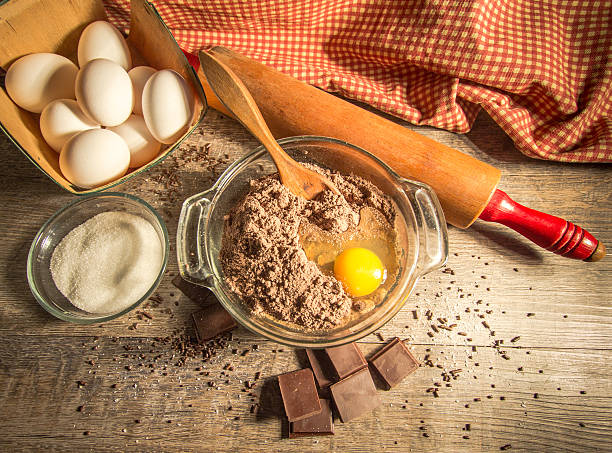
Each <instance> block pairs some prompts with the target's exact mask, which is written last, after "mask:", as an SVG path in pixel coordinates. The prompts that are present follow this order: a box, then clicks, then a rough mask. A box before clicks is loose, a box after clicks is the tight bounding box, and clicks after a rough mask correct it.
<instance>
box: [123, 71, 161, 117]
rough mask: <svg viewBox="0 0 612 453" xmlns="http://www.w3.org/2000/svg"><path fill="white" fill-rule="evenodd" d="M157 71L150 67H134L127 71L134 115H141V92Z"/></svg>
mask: <svg viewBox="0 0 612 453" xmlns="http://www.w3.org/2000/svg"><path fill="white" fill-rule="evenodd" d="M156 71H157V70H156V69H155V68H152V67H151V66H136V67H135V68H132V69H130V70H129V71H128V75H129V76H130V79H132V87H133V89H134V113H136V114H137V115H142V90H143V89H144V86H145V83H147V80H149V77H151V76H152V75H153V74H155V72H156Z"/></svg>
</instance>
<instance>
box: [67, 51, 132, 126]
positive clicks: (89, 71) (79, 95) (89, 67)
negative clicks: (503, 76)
mask: <svg viewBox="0 0 612 453" xmlns="http://www.w3.org/2000/svg"><path fill="white" fill-rule="evenodd" d="M75 92H76V99H77V102H78V103H79V106H80V107H81V109H82V110H83V112H85V114H86V115H87V116H89V117H90V118H91V119H92V120H94V121H95V122H96V123H99V124H101V125H102V126H118V125H119V124H121V123H123V122H124V121H125V120H127V119H128V117H129V116H130V114H131V113H132V106H133V105H134V95H133V90H132V81H131V80H130V76H129V75H128V73H127V72H126V70H125V69H123V68H122V67H121V66H119V65H118V64H117V63H115V62H113V61H110V60H105V59H102V58H99V59H97V60H92V61H90V62H89V63H87V64H86V65H85V66H83V67H82V68H81V70H80V71H79V73H78V74H77V78H76V89H75Z"/></svg>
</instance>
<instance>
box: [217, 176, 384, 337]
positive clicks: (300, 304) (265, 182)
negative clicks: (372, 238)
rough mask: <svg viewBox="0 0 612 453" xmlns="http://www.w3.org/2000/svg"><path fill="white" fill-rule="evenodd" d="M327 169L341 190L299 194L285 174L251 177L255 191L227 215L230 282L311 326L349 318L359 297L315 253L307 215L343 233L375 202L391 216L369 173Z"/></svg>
mask: <svg viewBox="0 0 612 453" xmlns="http://www.w3.org/2000/svg"><path fill="white" fill-rule="evenodd" d="M311 168H313V169H315V170H316V171H319V172H322V173H325V174H326V175H327V176H328V177H329V178H330V179H331V180H332V182H333V183H334V184H335V185H336V187H337V188H338V190H339V191H340V192H341V195H338V194H334V193H333V192H331V191H329V190H328V191H325V192H323V193H322V194H321V195H319V196H318V197H317V198H316V199H314V200H306V199H304V198H301V197H297V196H295V195H294V194H292V193H291V192H290V191H289V190H288V189H287V188H286V187H285V186H283V185H282V184H281V182H280V180H279V178H278V174H275V175H270V176H266V177H263V178H260V179H257V180H253V181H251V183H250V184H251V187H250V190H249V193H248V194H247V195H246V197H245V198H244V200H243V201H242V202H240V203H239V204H238V205H237V206H236V207H235V208H234V209H233V210H232V211H231V212H230V214H229V215H228V216H227V218H226V222H225V228H224V232H223V240H222V246H221V252H220V258H221V264H222V266H223V271H224V273H225V277H226V282H227V284H228V285H229V287H230V288H231V290H232V291H233V292H234V293H235V294H236V295H237V296H238V297H240V298H241V299H242V300H243V301H244V302H245V303H246V304H247V305H248V306H249V307H250V309H251V311H252V313H253V315H256V316H257V315H262V314H268V315H270V316H272V317H274V318H276V319H279V320H282V321H288V322H292V323H295V324H297V325H299V326H301V327H303V328H305V329H308V330H315V329H316V330H319V329H329V328H333V327H336V326H338V325H340V324H342V323H343V321H346V319H347V317H348V316H349V314H350V312H351V305H352V300H351V298H350V297H349V296H348V295H347V294H346V293H345V292H344V289H343V288H342V284H341V283H340V282H339V281H338V280H336V279H335V278H334V277H332V276H328V275H325V274H323V273H322V272H321V271H320V270H319V268H318V267H317V265H316V264H315V263H314V262H312V261H310V260H308V258H307V257H306V254H305V252H304V250H303V249H302V247H301V246H300V242H299V229H300V225H301V223H302V222H310V223H311V224H313V225H316V226H317V227H319V228H321V229H323V230H325V231H329V232H331V233H341V232H343V231H346V230H347V229H348V228H349V227H351V226H355V225H357V224H358V222H359V211H360V209H361V208H363V207H366V206H369V207H372V208H375V209H377V210H379V211H380V212H381V213H382V214H383V215H384V216H385V217H386V218H387V220H388V221H389V222H392V221H393V217H394V215H395V211H394V209H393V206H392V204H391V202H390V201H389V200H388V199H387V197H385V196H384V195H383V194H382V193H381V192H380V190H378V189H377V188H376V187H374V186H373V185H372V184H371V183H369V182H368V181H366V180H364V179H362V178H359V177H356V176H343V175H340V174H337V173H332V172H328V171H324V170H322V169H320V168H318V167H314V166H311Z"/></svg>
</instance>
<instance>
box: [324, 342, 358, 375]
mask: <svg viewBox="0 0 612 453" xmlns="http://www.w3.org/2000/svg"><path fill="white" fill-rule="evenodd" d="M325 352H327V356H328V357H329V360H330V361H331V363H332V366H333V368H334V371H335V373H336V375H337V376H338V379H344V378H345V377H347V376H350V375H351V374H353V373H355V372H357V371H359V370H361V369H362V368H365V367H367V366H368V362H366V359H365V357H363V354H362V353H361V350H360V349H359V347H358V346H357V344H356V343H349V344H345V345H343V346H337V347H335V348H327V349H325Z"/></svg>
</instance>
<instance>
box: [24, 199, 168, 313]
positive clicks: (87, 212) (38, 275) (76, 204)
mask: <svg viewBox="0 0 612 453" xmlns="http://www.w3.org/2000/svg"><path fill="white" fill-rule="evenodd" d="M106 211H122V212H127V213H130V214H134V215H137V216H139V217H142V218H143V219H145V220H146V221H147V222H149V223H150V224H151V226H152V227H153V228H154V229H155V232H156V233H157V235H158V237H159V240H160V242H161V244H163V247H162V254H163V257H162V264H161V267H160V269H159V274H158V275H157V278H156V279H155V282H154V283H153V285H152V286H151V287H150V288H149V290H148V291H147V292H146V293H145V294H144V295H143V296H142V297H141V298H140V299H138V300H137V301H134V303H133V304H132V305H130V306H129V307H127V308H124V309H123V310H120V311H117V312H110V313H89V312H86V311H83V310H81V309H79V308H77V307H75V306H74V305H72V304H71V303H70V301H69V300H68V299H67V298H66V297H65V296H64V295H63V294H62V293H60V291H59V290H58V289H57V287H56V286H55V283H54V282H53V277H52V276H51V270H50V262H51V255H52V254H53V250H55V247H56V246H57V245H58V244H59V243H60V242H61V240H62V239H63V238H64V236H66V234H68V233H69V232H70V231H72V230H73V229H74V228H76V227H77V226H78V225H81V224H82V223H83V222H86V221H87V220H89V219H90V218H92V217H94V216H95V215H97V214H100V213H102V212H106ZM169 249H170V242H169V240H168V230H166V225H165V224H164V221H163V220H162V218H161V217H160V216H159V215H158V214H157V212H155V210H154V209H153V208H152V207H151V206H150V205H149V204H148V203H146V202H145V201H143V200H141V199H140V198H137V197H134V196H132V195H128V194H125V193H113V192H106V193H103V194H95V195H86V196H83V197H80V198H79V199H78V200H76V201H73V202H72V203H70V204H68V205H67V206H65V207H63V208H62V209H60V210H59V211H57V212H56V213H55V214H54V215H53V216H52V217H51V218H50V219H49V220H47V222H46V223H45V224H44V225H43V226H42V228H41V229H40V230H39V231H38V233H37V234H36V237H35V238H34V241H33V242H32V245H31V246H30V253H29V254H28V264H27V271H28V284H29V285H30V290H31V291H32V294H33V295H34V297H35V298H36V300H37V301H38V303H39V304H40V305H41V306H42V307H43V308H44V309H45V310H47V311H48V312H49V313H51V314H52V315H53V316H55V317H57V318H59V319H62V320H64V321H70V322H74V323H78V324H94V323H99V322H104V321H109V320H111V319H115V318H117V317H119V316H121V315H124V314H125V313H127V312H129V311H131V310H133V309H134V308H136V307H138V306H139V305H140V304H141V303H142V302H144V301H145V300H147V299H148V298H149V296H151V294H153V292H154V291H155V290H156V289H157V286H158V285H159V283H160V282H161V279H162V277H163V275H164V271H165V270H166V264H167V262H168V253H169Z"/></svg>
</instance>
